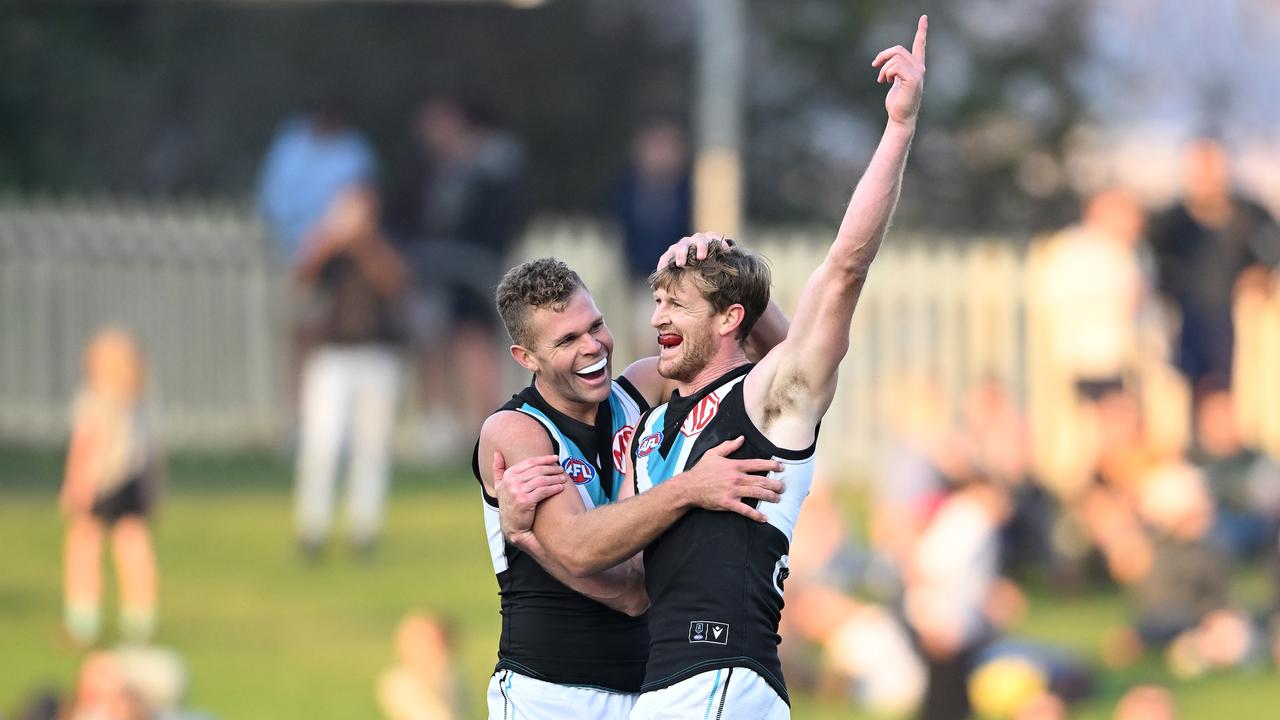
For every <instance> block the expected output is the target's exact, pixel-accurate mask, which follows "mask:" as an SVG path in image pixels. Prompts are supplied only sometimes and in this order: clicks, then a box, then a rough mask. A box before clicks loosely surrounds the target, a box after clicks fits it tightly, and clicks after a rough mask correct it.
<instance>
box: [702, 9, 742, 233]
mask: <svg viewBox="0 0 1280 720" xmlns="http://www.w3.org/2000/svg"><path fill="white" fill-rule="evenodd" d="M745 34H746V32H745V10H744V9H743V5H742V0H698V95H697V116H696V130H697V139H698V154H697V158H696V159H695V161H694V229H695V230H698V231H710V232H720V233H723V234H725V235H736V234H737V233H738V230H739V228H740V227H741V224H742V163H741V160H740V157H739V145H740V142H741V134H742V114H743V112H742V104H743V103H742V74H743V47H744V45H745Z"/></svg>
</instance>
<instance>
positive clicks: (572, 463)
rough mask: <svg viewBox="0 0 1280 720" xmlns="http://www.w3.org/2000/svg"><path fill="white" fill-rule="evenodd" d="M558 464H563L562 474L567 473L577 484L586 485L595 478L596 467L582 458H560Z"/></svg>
mask: <svg viewBox="0 0 1280 720" xmlns="http://www.w3.org/2000/svg"><path fill="white" fill-rule="evenodd" d="M560 464H561V465H562V466H564V474H565V475H568V476H569V477H570V478H571V479H572V480H573V482H575V483H576V484H578V485H586V484H587V483H589V482H591V481H592V480H595V479H596V469H595V468H593V467H591V463H589V462H587V461H586V460H583V459H582V458H576V457H567V458H565V459H564V460H561V461H560Z"/></svg>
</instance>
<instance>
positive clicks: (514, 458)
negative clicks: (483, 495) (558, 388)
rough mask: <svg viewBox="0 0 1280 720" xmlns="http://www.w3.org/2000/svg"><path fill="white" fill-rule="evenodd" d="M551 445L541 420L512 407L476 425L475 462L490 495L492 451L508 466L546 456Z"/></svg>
mask: <svg viewBox="0 0 1280 720" xmlns="http://www.w3.org/2000/svg"><path fill="white" fill-rule="evenodd" d="M554 450H555V448H554V447H553V446H552V443H551V436H550V435H549V434H548V433H547V429H546V428H545V427H543V426H542V423H540V422H538V421H537V420H535V419H533V418H532V417H530V416H529V415H526V414H524V413H522V412H519V411H516V410H502V411H499V412H496V413H494V414H492V415H490V416H489V417H488V418H487V419H486V420H485V421H484V425H482V426H481V428H480V447H479V451H478V453H477V458H476V460H477V464H478V466H479V469H480V478H481V480H482V481H483V482H484V486H485V490H487V491H488V492H489V494H491V495H492V494H493V492H494V487H493V463H492V459H493V454H494V453H495V452H500V453H502V457H503V458H504V459H505V462H506V465H507V466H508V467H510V466H511V465H514V464H515V463H518V462H520V461H521V460H524V459H525V458H529V457H533V456H534V455H549V454H551V453H552V452H554Z"/></svg>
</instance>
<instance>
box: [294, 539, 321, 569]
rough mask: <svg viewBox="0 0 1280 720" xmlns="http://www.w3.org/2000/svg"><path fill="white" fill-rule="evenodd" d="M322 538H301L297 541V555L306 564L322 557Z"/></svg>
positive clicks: (315, 561) (313, 562)
mask: <svg viewBox="0 0 1280 720" xmlns="http://www.w3.org/2000/svg"><path fill="white" fill-rule="evenodd" d="M324 546H325V543H324V541H323V540H315V539H305V538H304V539H302V540H299V541H298V557H300V558H302V561H303V562H304V563H306V564H308V565H315V564H316V563H318V562H320V561H321V560H323V559H324Z"/></svg>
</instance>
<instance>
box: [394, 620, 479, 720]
mask: <svg viewBox="0 0 1280 720" xmlns="http://www.w3.org/2000/svg"><path fill="white" fill-rule="evenodd" d="M396 654H397V656H398V657H399V663H398V664H397V665H395V666H394V667H391V668H388V669H387V670H385V671H383V673H382V675H381V677H379V678H378V707H380V708H381V709H382V714H383V716H384V717H386V718H387V720H455V718H460V717H462V716H463V708H462V692H461V690H462V688H461V686H460V685H459V684H458V678H457V676H456V675H455V673H454V669H453V642H452V639H451V638H450V636H449V632H448V630H446V629H445V627H444V626H442V625H441V624H440V622H439V621H437V620H436V619H434V618H432V617H429V616H427V615H423V614H421V613H412V614H409V615H406V616H405V618H404V619H403V620H401V621H400V626H399V627H398V628H396Z"/></svg>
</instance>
